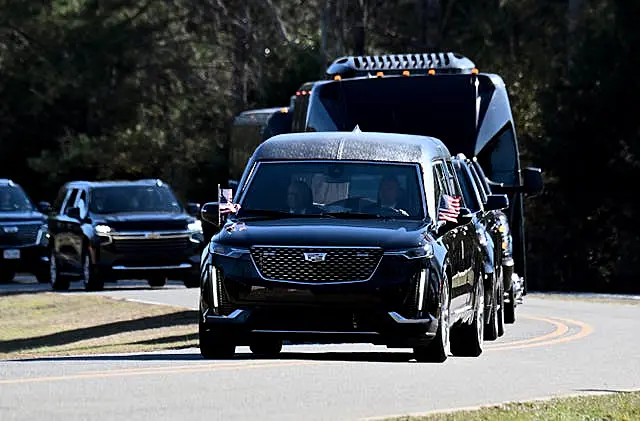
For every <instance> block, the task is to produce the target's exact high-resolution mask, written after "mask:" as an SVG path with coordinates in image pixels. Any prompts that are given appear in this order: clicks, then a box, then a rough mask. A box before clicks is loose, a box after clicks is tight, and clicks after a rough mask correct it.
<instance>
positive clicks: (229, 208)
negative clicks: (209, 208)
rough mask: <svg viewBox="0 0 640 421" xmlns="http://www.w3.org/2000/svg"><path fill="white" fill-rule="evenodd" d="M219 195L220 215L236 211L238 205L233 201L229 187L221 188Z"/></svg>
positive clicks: (238, 208) (238, 207)
mask: <svg viewBox="0 0 640 421" xmlns="http://www.w3.org/2000/svg"><path fill="white" fill-rule="evenodd" d="M220 192H221V195H220V205H219V209H220V215H228V214H230V213H236V212H238V210H240V205H238V204H237V203H233V202H232V201H233V192H232V190H231V189H222V190H221V191H220Z"/></svg>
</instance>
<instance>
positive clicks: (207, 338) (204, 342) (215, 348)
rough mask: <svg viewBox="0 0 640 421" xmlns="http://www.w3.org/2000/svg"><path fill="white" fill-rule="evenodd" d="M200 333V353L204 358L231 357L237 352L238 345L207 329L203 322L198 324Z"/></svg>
mask: <svg viewBox="0 0 640 421" xmlns="http://www.w3.org/2000/svg"><path fill="white" fill-rule="evenodd" d="M198 333H199V335H198V336H199V342H200V355H202V357H203V358H204V359H207V360H209V359H229V358H232V357H233V356H234V354H235V353H236V346H235V344H234V343H233V342H231V341H229V340H228V339H227V340H225V338H223V337H221V335H220V334H215V333H213V332H211V331H207V330H206V329H205V328H204V326H203V325H202V322H200V323H199V324H198Z"/></svg>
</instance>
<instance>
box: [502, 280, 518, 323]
mask: <svg viewBox="0 0 640 421" xmlns="http://www.w3.org/2000/svg"><path fill="white" fill-rule="evenodd" d="M503 295H504V294H503ZM507 300H508V301H506V302H505V303H504V322H505V323H507V324H513V323H515V322H516V293H515V292H514V291H513V285H512V286H511V289H510V290H509V292H508V294H507Z"/></svg>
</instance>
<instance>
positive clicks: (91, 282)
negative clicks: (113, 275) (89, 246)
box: [82, 250, 104, 291]
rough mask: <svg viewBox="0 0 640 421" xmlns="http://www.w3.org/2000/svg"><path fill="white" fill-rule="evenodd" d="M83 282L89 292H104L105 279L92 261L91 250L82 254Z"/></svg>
mask: <svg viewBox="0 0 640 421" xmlns="http://www.w3.org/2000/svg"><path fill="white" fill-rule="evenodd" d="M82 282H83V284H84V289H85V290H87V291H102V290H103V289H104V279H103V278H102V277H101V276H100V274H99V273H98V271H97V269H96V267H95V265H94V264H93V262H92V261H91V255H90V254H89V250H85V252H84V253H83V254H82Z"/></svg>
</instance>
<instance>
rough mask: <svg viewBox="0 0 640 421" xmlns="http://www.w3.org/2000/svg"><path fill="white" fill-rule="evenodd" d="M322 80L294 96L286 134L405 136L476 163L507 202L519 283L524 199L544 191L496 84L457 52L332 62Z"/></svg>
mask: <svg viewBox="0 0 640 421" xmlns="http://www.w3.org/2000/svg"><path fill="white" fill-rule="evenodd" d="M327 79H328V80H323V81H315V82H309V83H307V84H305V85H303V86H302V87H301V89H300V90H299V91H298V92H299V95H298V93H297V97H299V98H300V100H299V101H296V102H295V111H294V119H293V125H292V131H294V132H300V131H351V130H353V129H354V128H355V127H356V126H358V127H359V128H360V130H362V131H365V132H367V131H376V132H389V133H405V134H416V135H424V136H434V137H437V138H439V139H441V140H442V141H443V142H444V143H445V145H446V146H447V147H448V148H449V150H450V151H451V153H452V154H457V153H464V154H465V155H466V156H470V157H477V159H478V160H479V162H480V165H481V166H482V167H483V168H484V170H485V173H486V175H487V177H488V178H490V179H491V180H492V181H493V182H495V183H497V184H499V186H500V187H497V186H494V188H493V189H494V192H496V193H506V194H508V196H509V201H510V207H509V209H508V214H509V222H510V225H511V227H512V231H513V232H512V234H513V243H514V258H515V271H516V273H518V274H519V275H520V276H522V277H524V278H525V281H524V285H525V293H526V245H525V230H524V208H523V197H524V194H527V193H530V194H535V193H537V192H539V191H540V190H541V189H542V177H541V171H540V169H538V168H524V169H521V167H520V155H519V151H518V142H517V137H516V131H515V124H514V121H513V116H512V113H511V107H510V103H509V97H508V93H507V89H506V86H505V84H504V82H503V80H502V78H501V77H500V76H498V75H496V74H491V73H480V72H479V71H478V69H477V68H476V66H475V64H474V63H473V62H472V61H471V60H469V59H468V58H466V57H464V56H461V55H459V54H455V53H430V54H393V55H385V56H352V57H342V58H339V59H337V60H335V61H334V62H333V63H332V64H331V66H329V68H328V69H327Z"/></svg>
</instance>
